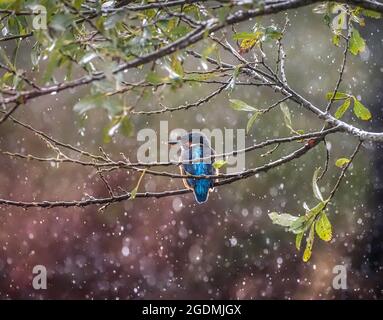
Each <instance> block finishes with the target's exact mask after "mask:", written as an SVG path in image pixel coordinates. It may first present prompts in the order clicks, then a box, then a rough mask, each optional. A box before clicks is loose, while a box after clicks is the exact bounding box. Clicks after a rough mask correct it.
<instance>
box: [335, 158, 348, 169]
mask: <svg viewBox="0 0 383 320" xmlns="http://www.w3.org/2000/svg"><path fill="white" fill-rule="evenodd" d="M349 162H350V159H347V158H339V159H338V160H336V162H335V165H336V166H337V167H339V168H343V167H344V166H345V165H346V164H347V163H349Z"/></svg>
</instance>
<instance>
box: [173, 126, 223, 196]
mask: <svg viewBox="0 0 383 320" xmlns="http://www.w3.org/2000/svg"><path fill="white" fill-rule="evenodd" d="M169 144H179V145H180V146H181V157H180V162H184V163H182V164H181V165H180V170H181V174H182V175H188V174H190V175H194V176H198V175H216V174H218V170H217V169H215V168H214V167H213V165H212V164H213V162H214V158H213V157H212V156H214V150H213V149H212V148H211V147H210V142H209V140H208V139H207V137H206V136H205V135H204V134H202V133H197V132H193V133H192V132H189V133H187V134H186V135H184V136H182V137H181V139H180V140H177V141H169ZM207 157H211V158H208V159H201V158H207ZM194 159H195V161H192V160H194ZM199 159H200V160H199ZM187 161H190V162H187ZM183 181H184V184H185V187H186V188H188V189H191V190H193V193H194V197H195V199H196V201H197V202H198V203H203V202H206V201H207V199H208V197H209V192H210V191H212V190H213V188H214V180H213V179H195V178H186V179H183Z"/></svg>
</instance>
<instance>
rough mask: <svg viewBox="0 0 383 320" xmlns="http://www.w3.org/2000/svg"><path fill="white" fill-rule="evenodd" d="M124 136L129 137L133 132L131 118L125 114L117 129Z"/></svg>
mask: <svg viewBox="0 0 383 320" xmlns="http://www.w3.org/2000/svg"><path fill="white" fill-rule="evenodd" d="M118 130H119V131H120V132H121V133H122V134H123V135H124V136H125V137H131V136H132V135H133V132H134V125H133V123H132V120H131V119H130V118H129V117H128V116H127V115H125V116H124V117H123V118H122V119H121V121H120V127H119V129H118Z"/></svg>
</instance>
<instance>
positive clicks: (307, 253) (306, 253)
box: [303, 223, 315, 262]
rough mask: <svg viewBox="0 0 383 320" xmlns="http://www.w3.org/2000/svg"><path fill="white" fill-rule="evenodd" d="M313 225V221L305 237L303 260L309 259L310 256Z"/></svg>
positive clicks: (313, 233)
mask: <svg viewBox="0 0 383 320" xmlns="http://www.w3.org/2000/svg"><path fill="white" fill-rule="evenodd" d="M314 225H315V224H314V223H312V224H311V228H310V233H309V235H308V237H307V239H306V248H305V251H304V253H303V261H304V262H307V261H309V260H310V258H311V254H312V249H313V244H314V236H315V231H314Z"/></svg>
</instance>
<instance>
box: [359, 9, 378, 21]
mask: <svg viewBox="0 0 383 320" xmlns="http://www.w3.org/2000/svg"><path fill="white" fill-rule="evenodd" d="M362 14H363V15H364V16H366V17H369V18H373V19H380V18H381V17H382V14H381V13H380V12H376V11H373V10H368V9H363V10H362Z"/></svg>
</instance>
